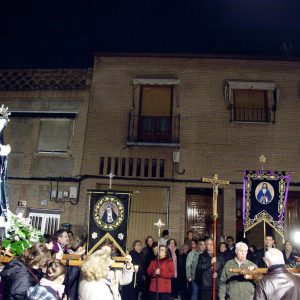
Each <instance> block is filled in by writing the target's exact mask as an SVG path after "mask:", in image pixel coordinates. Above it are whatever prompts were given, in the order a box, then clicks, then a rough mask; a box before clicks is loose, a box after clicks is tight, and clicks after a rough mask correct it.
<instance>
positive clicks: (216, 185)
mask: <svg viewBox="0 0 300 300" xmlns="http://www.w3.org/2000/svg"><path fill="white" fill-rule="evenodd" d="M202 182H209V183H211V184H212V185H213V218H214V236H213V238H214V254H213V255H214V257H215V262H214V264H213V274H215V273H216V272H217V259H216V256H217V219H218V194H219V185H221V184H223V185H228V184H229V181H228V180H221V179H219V177H218V174H214V178H205V177H202ZM216 293H217V278H215V276H214V278H213V300H215V299H216V296H217V294H216Z"/></svg>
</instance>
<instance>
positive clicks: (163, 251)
mask: <svg viewBox="0 0 300 300" xmlns="http://www.w3.org/2000/svg"><path fill="white" fill-rule="evenodd" d="M166 256H167V248H166V247H159V258H165V257H166Z"/></svg>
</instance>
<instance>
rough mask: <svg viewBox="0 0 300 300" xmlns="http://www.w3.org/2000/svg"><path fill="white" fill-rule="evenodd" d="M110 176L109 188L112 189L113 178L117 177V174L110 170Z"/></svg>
mask: <svg viewBox="0 0 300 300" xmlns="http://www.w3.org/2000/svg"><path fill="white" fill-rule="evenodd" d="M108 177H109V189H110V190H111V189H112V180H113V178H114V177H115V175H114V174H113V173H112V172H110V173H109V174H108Z"/></svg>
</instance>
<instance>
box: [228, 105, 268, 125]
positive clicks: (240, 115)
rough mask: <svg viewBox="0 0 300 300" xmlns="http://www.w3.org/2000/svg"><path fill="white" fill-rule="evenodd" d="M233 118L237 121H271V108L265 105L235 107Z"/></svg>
mask: <svg viewBox="0 0 300 300" xmlns="http://www.w3.org/2000/svg"><path fill="white" fill-rule="evenodd" d="M233 120H234V121H236V122H258V123H269V122H270V120H271V115H270V110H269V109H267V108H264V107H260V108H257V107H237V106H236V107H234V108H233Z"/></svg>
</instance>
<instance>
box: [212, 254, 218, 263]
mask: <svg viewBox="0 0 300 300" xmlns="http://www.w3.org/2000/svg"><path fill="white" fill-rule="evenodd" d="M215 262H217V258H216V257H215V256H214V257H213V258H212V259H211V263H212V264H214V263H215Z"/></svg>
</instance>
